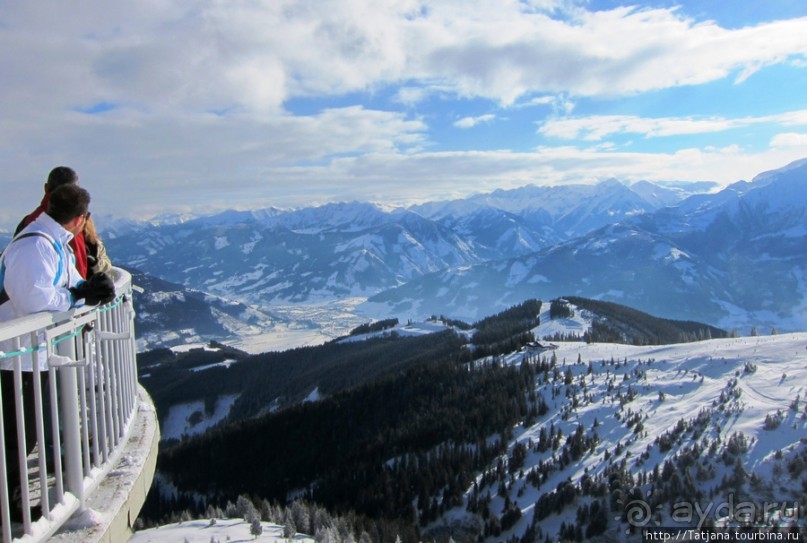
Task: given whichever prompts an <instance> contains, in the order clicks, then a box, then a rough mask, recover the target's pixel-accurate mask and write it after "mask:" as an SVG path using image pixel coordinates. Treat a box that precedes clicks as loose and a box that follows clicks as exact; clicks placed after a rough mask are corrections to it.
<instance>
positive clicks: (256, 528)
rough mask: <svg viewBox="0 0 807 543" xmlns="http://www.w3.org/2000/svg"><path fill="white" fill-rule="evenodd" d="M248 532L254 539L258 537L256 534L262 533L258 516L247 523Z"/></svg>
mask: <svg viewBox="0 0 807 543" xmlns="http://www.w3.org/2000/svg"><path fill="white" fill-rule="evenodd" d="M249 533H250V534H251V535H252V537H253V538H255V539H258V536H259V535H261V534H262V533H263V526H261V521H260V519H258V518H254V519H252V521H251V522H250V525H249Z"/></svg>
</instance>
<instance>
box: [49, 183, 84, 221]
mask: <svg viewBox="0 0 807 543" xmlns="http://www.w3.org/2000/svg"><path fill="white" fill-rule="evenodd" d="M89 209H90V193H89V192H87V191H86V190H85V189H83V188H81V187H79V186H78V185H76V184H67V185H62V186H61V187H57V188H56V190H54V191H53V192H51V193H50V201H49V202H48V215H50V217H51V218H52V219H53V220H54V221H56V222H58V223H59V224H62V225H64V224H67V223H69V222H70V221H72V220H73V219H75V218H76V217H80V216H81V215H86V214H87V211H88V210H89Z"/></svg>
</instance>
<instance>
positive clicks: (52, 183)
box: [45, 166, 78, 192]
mask: <svg viewBox="0 0 807 543" xmlns="http://www.w3.org/2000/svg"><path fill="white" fill-rule="evenodd" d="M77 183H78V174H77V173H76V172H75V171H74V170H73V168H68V167H67V166H56V167H55V168H53V169H52V170H51V171H50V173H49V174H48V180H47V182H46V183H45V192H53V191H54V190H56V189H57V188H59V187H61V186H62V185H75V184H77Z"/></svg>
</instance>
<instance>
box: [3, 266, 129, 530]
mask: <svg viewBox="0 0 807 543" xmlns="http://www.w3.org/2000/svg"><path fill="white" fill-rule="evenodd" d="M111 275H112V276H113V279H114V281H115V290H116V293H117V295H116V298H115V299H114V300H113V301H112V302H110V303H109V304H106V305H104V306H100V307H83V308H80V309H75V310H70V311H67V312H60V313H48V312H43V313H37V314H34V315H29V316H26V317H21V318H19V319H15V320H13V321H8V322H5V323H0V361H6V363H8V361H11V365H12V366H13V369H2V370H0V384H2V394H0V414H1V415H2V416H0V524H1V525H2V532H1V533H2V537H1V538H0V541H2V543H11V542H12V541H26V542H28V541H31V542H38V541H44V540H46V539H47V538H48V537H50V536H51V535H52V534H53V533H54V532H56V531H57V530H58V529H59V528H60V527H61V526H62V525H63V524H64V523H65V522H66V521H68V520H69V519H70V517H71V516H72V515H73V514H74V513H75V512H77V511H83V510H84V509H85V496H86V495H88V494H89V493H91V492H92V491H93V490H94V489H95V488H96V487H97V486H98V485H99V484H100V483H101V481H103V479H104V477H106V475H107V474H108V472H109V470H110V469H111V468H112V466H113V465H114V464H115V463H116V462H117V460H118V459H119V457H120V455H121V454H122V450H123V445H124V444H125V443H126V441H127V437H128V433H129V430H130V428H131V426H132V424H131V423H132V421H133V419H134V417H135V415H136V413H137V407H138V406H137V364H136V343H135V334H134V309H133V306H132V278H131V275H130V274H129V273H128V272H126V271H124V270H122V269H119V268H113V269H112V271H111ZM3 351H5V352H3ZM46 366H47V369H44V368H45V367H46ZM24 368H25V369H24ZM8 393H12V394H13V400H12V399H11V397H6V398H5V400H3V399H2V395H4V394H8ZM54 422H56V423H55V424H54ZM6 426H8V427H9V429H8V430H7V429H6ZM13 427H16V430H17V431H16V435H14V433H13V430H12V428H13ZM34 444H35V446H33V445H34ZM11 486H13V488H11ZM17 494H18V496H17ZM12 515H13V516H14V518H12Z"/></svg>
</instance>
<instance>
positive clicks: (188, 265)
mask: <svg viewBox="0 0 807 543" xmlns="http://www.w3.org/2000/svg"><path fill="white" fill-rule="evenodd" d="M700 188H702V187H700ZM655 190H656V192H655V193H653V194H652V195H651V192H652V191H651V189H649V188H648V187H647V186H643V187H642V190H639V192H641V193H643V194H645V195H646V196H645V197H643V196H641V195H640V194H639V193H637V192H634V191H633V190H631V189H630V188H628V187H626V186H624V185H622V184H620V183H617V182H616V181H608V182H604V183H602V184H600V185H596V186H585V185H570V186H565V187H524V188H521V189H516V190H512V191H496V192H494V193H492V194H489V195H480V196H477V197H472V198H468V199H466V200H458V201H452V202H442V203H432V204H427V205H422V206H416V207H413V208H411V209H385V208H382V207H380V206H376V205H372V204H367V203H359V202H352V203H341V204H331V205H326V206H322V207H316V208H305V209H300V210H295V211H281V210H277V209H266V210H259V211H249V212H247V211H227V212H224V213H220V214H218V215H214V216H210V217H196V218H192V217H184V216H183V217H180V218H177V217H172V218H168V219H166V220H161V221H152V222H148V223H133V222H131V221H114V222H110V224H109V226H108V227H105V228H104V233H105V235H106V238H107V241H106V243H107V247H108V250H109V252H110V254H111V255H112V258H113V260H114V261H115V262H116V263H117V264H122V265H124V266H125V267H132V268H136V269H140V270H143V271H144V272H145V273H148V274H151V275H153V276H156V277H159V278H161V279H164V280H167V281H171V282H174V283H177V284H181V285H183V286H184V287H186V288H192V289H195V290H200V291H204V292H210V293H212V294H215V295H217V296H223V297H226V298H231V299H234V300H240V301H242V302H248V303H249V304H250V305H258V306H261V307H263V308H267V307H277V306H278V305H282V306H288V305H294V304H312V303H323V302H325V303H327V302H331V301H334V300H343V299H346V298H354V297H361V298H366V297H368V296H372V295H374V294H376V293H378V292H382V291H385V290H387V289H390V288H394V287H397V286H400V285H404V284H406V283H408V282H409V281H412V280H414V279H418V278H420V277H423V276H425V275H427V274H430V273H435V272H439V271H442V270H446V269H450V268H451V267H456V266H472V265H475V264H480V263H484V262H489V261H497V260H501V259H505V258H511V257H515V256H522V255H528V254H531V253H533V252H535V251H539V250H541V249H543V248H546V247H549V246H552V245H554V244H556V243H558V242H561V241H564V240H567V239H569V238H570V237H572V236H576V235H579V234H581V233H586V232H588V231H589V230H590V229H591V228H594V227H597V226H601V225H603V224H609V223H611V222H613V221H615V220H617V219H621V218H624V217H626V216H633V215H635V214H637V213H646V212H651V211H654V210H656V209H658V206H659V205H661V203H666V202H668V201H670V200H675V201H680V199H681V198H683V197H684V196H685V195H686V193H685V192H683V191H670V190H668V189H663V188H661V187H658V186H656V189H655ZM659 194H663V195H665V196H664V197H659ZM676 198H677V200H676ZM102 224H103V223H102Z"/></svg>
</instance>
